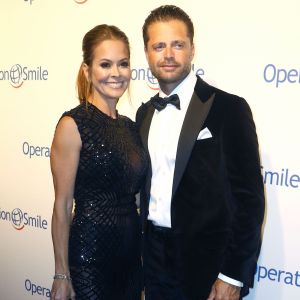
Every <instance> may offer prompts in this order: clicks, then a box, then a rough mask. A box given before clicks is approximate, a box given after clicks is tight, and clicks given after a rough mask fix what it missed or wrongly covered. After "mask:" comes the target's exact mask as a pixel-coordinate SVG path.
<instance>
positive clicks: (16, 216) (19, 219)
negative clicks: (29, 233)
mask: <svg viewBox="0 0 300 300" xmlns="http://www.w3.org/2000/svg"><path fill="white" fill-rule="evenodd" d="M23 219H24V216H23V212H22V211H21V209H20V208H15V209H14V210H13V211H12V212H11V223H12V225H13V226H14V227H15V228H16V229H17V230H21V229H23V228H24V224H23Z"/></svg>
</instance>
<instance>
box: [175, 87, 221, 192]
mask: <svg viewBox="0 0 300 300" xmlns="http://www.w3.org/2000/svg"><path fill="white" fill-rule="evenodd" d="M214 98H215V94H212V96H211V97H210V98H209V99H208V100H207V101H205V102H202V101H201V100H200V98H199V97H198V96H197V95H196V93H195V92H194V93H193V96H192V99H191V102H190V104H189V107H188V110H187V112H186V115H185V118H184V121H183V124H182V129H181V132H180V136H179V140H178V146H177V154H176V163H175V171H174V180H173V189H172V198H173V196H174V194H175V192H176V190H177V188H178V185H179V182H180V180H181V178H182V175H183V172H184V170H185V168H186V165H187V163H188V160H189V158H190V155H191V152H192V149H193V147H194V143H195V141H196V140H197V136H198V134H199V132H200V130H201V128H202V126H203V124H204V121H205V119H206V117H207V115H208V113H209V110H210V108H211V105H212V103H213V100H214Z"/></svg>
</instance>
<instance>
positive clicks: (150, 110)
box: [140, 105, 155, 200]
mask: <svg viewBox="0 0 300 300" xmlns="http://www.w3.org/2000/svg"><path fill="white" fill-rule="evenodd" d="M154 111H155V108H154V107H153V106H152V105H150V106H148V107H146V111H145V114H144V116H143V117H142V122H141V126H140V135H141V138H142V142H143V145H144V148H145V149H146V150H147V151H148V153H149V149H148V136H149V130H150V125H151V121H152V117H153V114H154ZM149 157H150V155H149ZM151 177H152V168H151V163H150V167H149V168H148V173H147V177H146V182H145V193H146V199H148V200H149V199H150V197H149V196H150V187H151Z"/></svg>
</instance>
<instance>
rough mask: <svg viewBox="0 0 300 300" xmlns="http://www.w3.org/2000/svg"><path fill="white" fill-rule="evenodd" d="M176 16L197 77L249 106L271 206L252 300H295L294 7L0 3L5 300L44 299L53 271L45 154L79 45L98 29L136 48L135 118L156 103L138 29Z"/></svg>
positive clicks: (0, 232) (235, 1) (299, 286)
mask: <svg viewBox="0 0 300 300" xmlns="http://www.w3.org/2000/svg"><path fill="white" fill-rule="evenodd" d="M162 4H175V5H178V6H180V7H182V8H183V9H184V10H185V11H186V12H187V13H188V14H189V15H190V16H191V18H192V20H193V21H194V25H195V30H196V36H195V45H196V51H197V55H196V57H195V60H194V64H193V68H194V71H195V73H198V74H200V75H202V77H203V79H204V80H206V81H208V82H210V83H212V84H214V85H216V86H217V87H219V88H221V89H224V90H226V91H229V92H231V93H235V94H238V95H240V96H243V97H245V98H246V99H247V101H248V102H249V104H250V106H251V108H252V111H253V114H254V118H255V122H256V125H257V132H258V135H259V141H260V150H261V157H262V172H263V176H264V181H265V189H266V196H267V208H266V219H265V226H264V233H263V237H264V239H263V246H262V251H261V255H260V259H259V263H258V269H257V273H256V277H255V288H254V290H252V293H251V294H250V296H248V297H247V298H246V299H247V300H250V299H251V300H298V299H300V254H299V253H300V235H299V232H300V217H299V212H300V197H299V190H300V160H299V153H300V133H299V128H300V126H299V108H300V30H299V29H300V18H299V12H300V1H299V0H285V1H280V0H278V1H277V0H252V1H249V0H248V1H240V0H227V1H223V0H210V1H204V0H197V1H196V0H193V1H185V0H182V1H169V2H165V1H156V0H152V1H134V0H132V1H130V0H129V1H118V0H116V1H100V0H0V28H1V29H0V30H1V42H0V43H1V47H0V49H1V50H0V100H1V102H0V105H1V110H0V134H1V144H0V166H1V167H0V176H1V177H0V178H1V180H0V254H1V255H0V274H1V275H0V277H1V278H0V299H1V300H20V299H22V300H23V299H47V298H49V294H50V287H51V283H52V275H53V271H54V263H53V253H52V242H51V232H50V225H51V214H52V206H53V187H52V178H51V173H50V168H49V155H50V145H51V141H52V137H53V132H54V128H55V125H56V123H57V120H58V118H59V117H60V115H61V114H62V113H63V112H64V111H66V110H69V109H70V108H72V107H74V106H76V105H77V103H78V101H77V99H76V93H75V80H76V75H77V70H78V68H79V65H80V63H81V40H82V37H83V35H84V33H85V32H87V31H88V30H89V29H90V28H92V27H94V26H95V25H97V24H100V23H108V24H114V25H117V26H119V27H120V28H121V29H122V30H124V31H125V32H126V33H127V34H128V36H129V39H130V41H131V50H132V82H131V89H130V93H129V94H127V95H126V96H124V97H123V98H122V99H121V100H120V103H119V111H120V112H121V113H123V114H126V115H128V116H129V117H131V118H134V115H135V111H136V110H137V108H138V106H139V105H140V103H141V102H142V101H146V100H147V99H148V98H149V97H150V96H152V95H153V94H154V93H156V90H157V82H156V81H155V79H154V78H153V77H152V76H151V73H150V72H149V69H148V67H147V62H146V60H145V57H144V53H143V43H142V33H141V27H142V24H143V22H144V19H145V18H146V16H147V15H148V13H149V12H150V10H152V9H153V8H155V7H157V6H159V5H162Z"/></svg>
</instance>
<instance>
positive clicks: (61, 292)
mask: <svg viewBox="0 0 300 300" xmlns="http://www.w3.org/2000/svg"><path fill="white" fill-rule="evenodd" d="M70 299H71V300H75V292H74V289H73V286H72V281H71V280H67V279H54V281H53V284H52V289H51V300H70Z"/></svg>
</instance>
